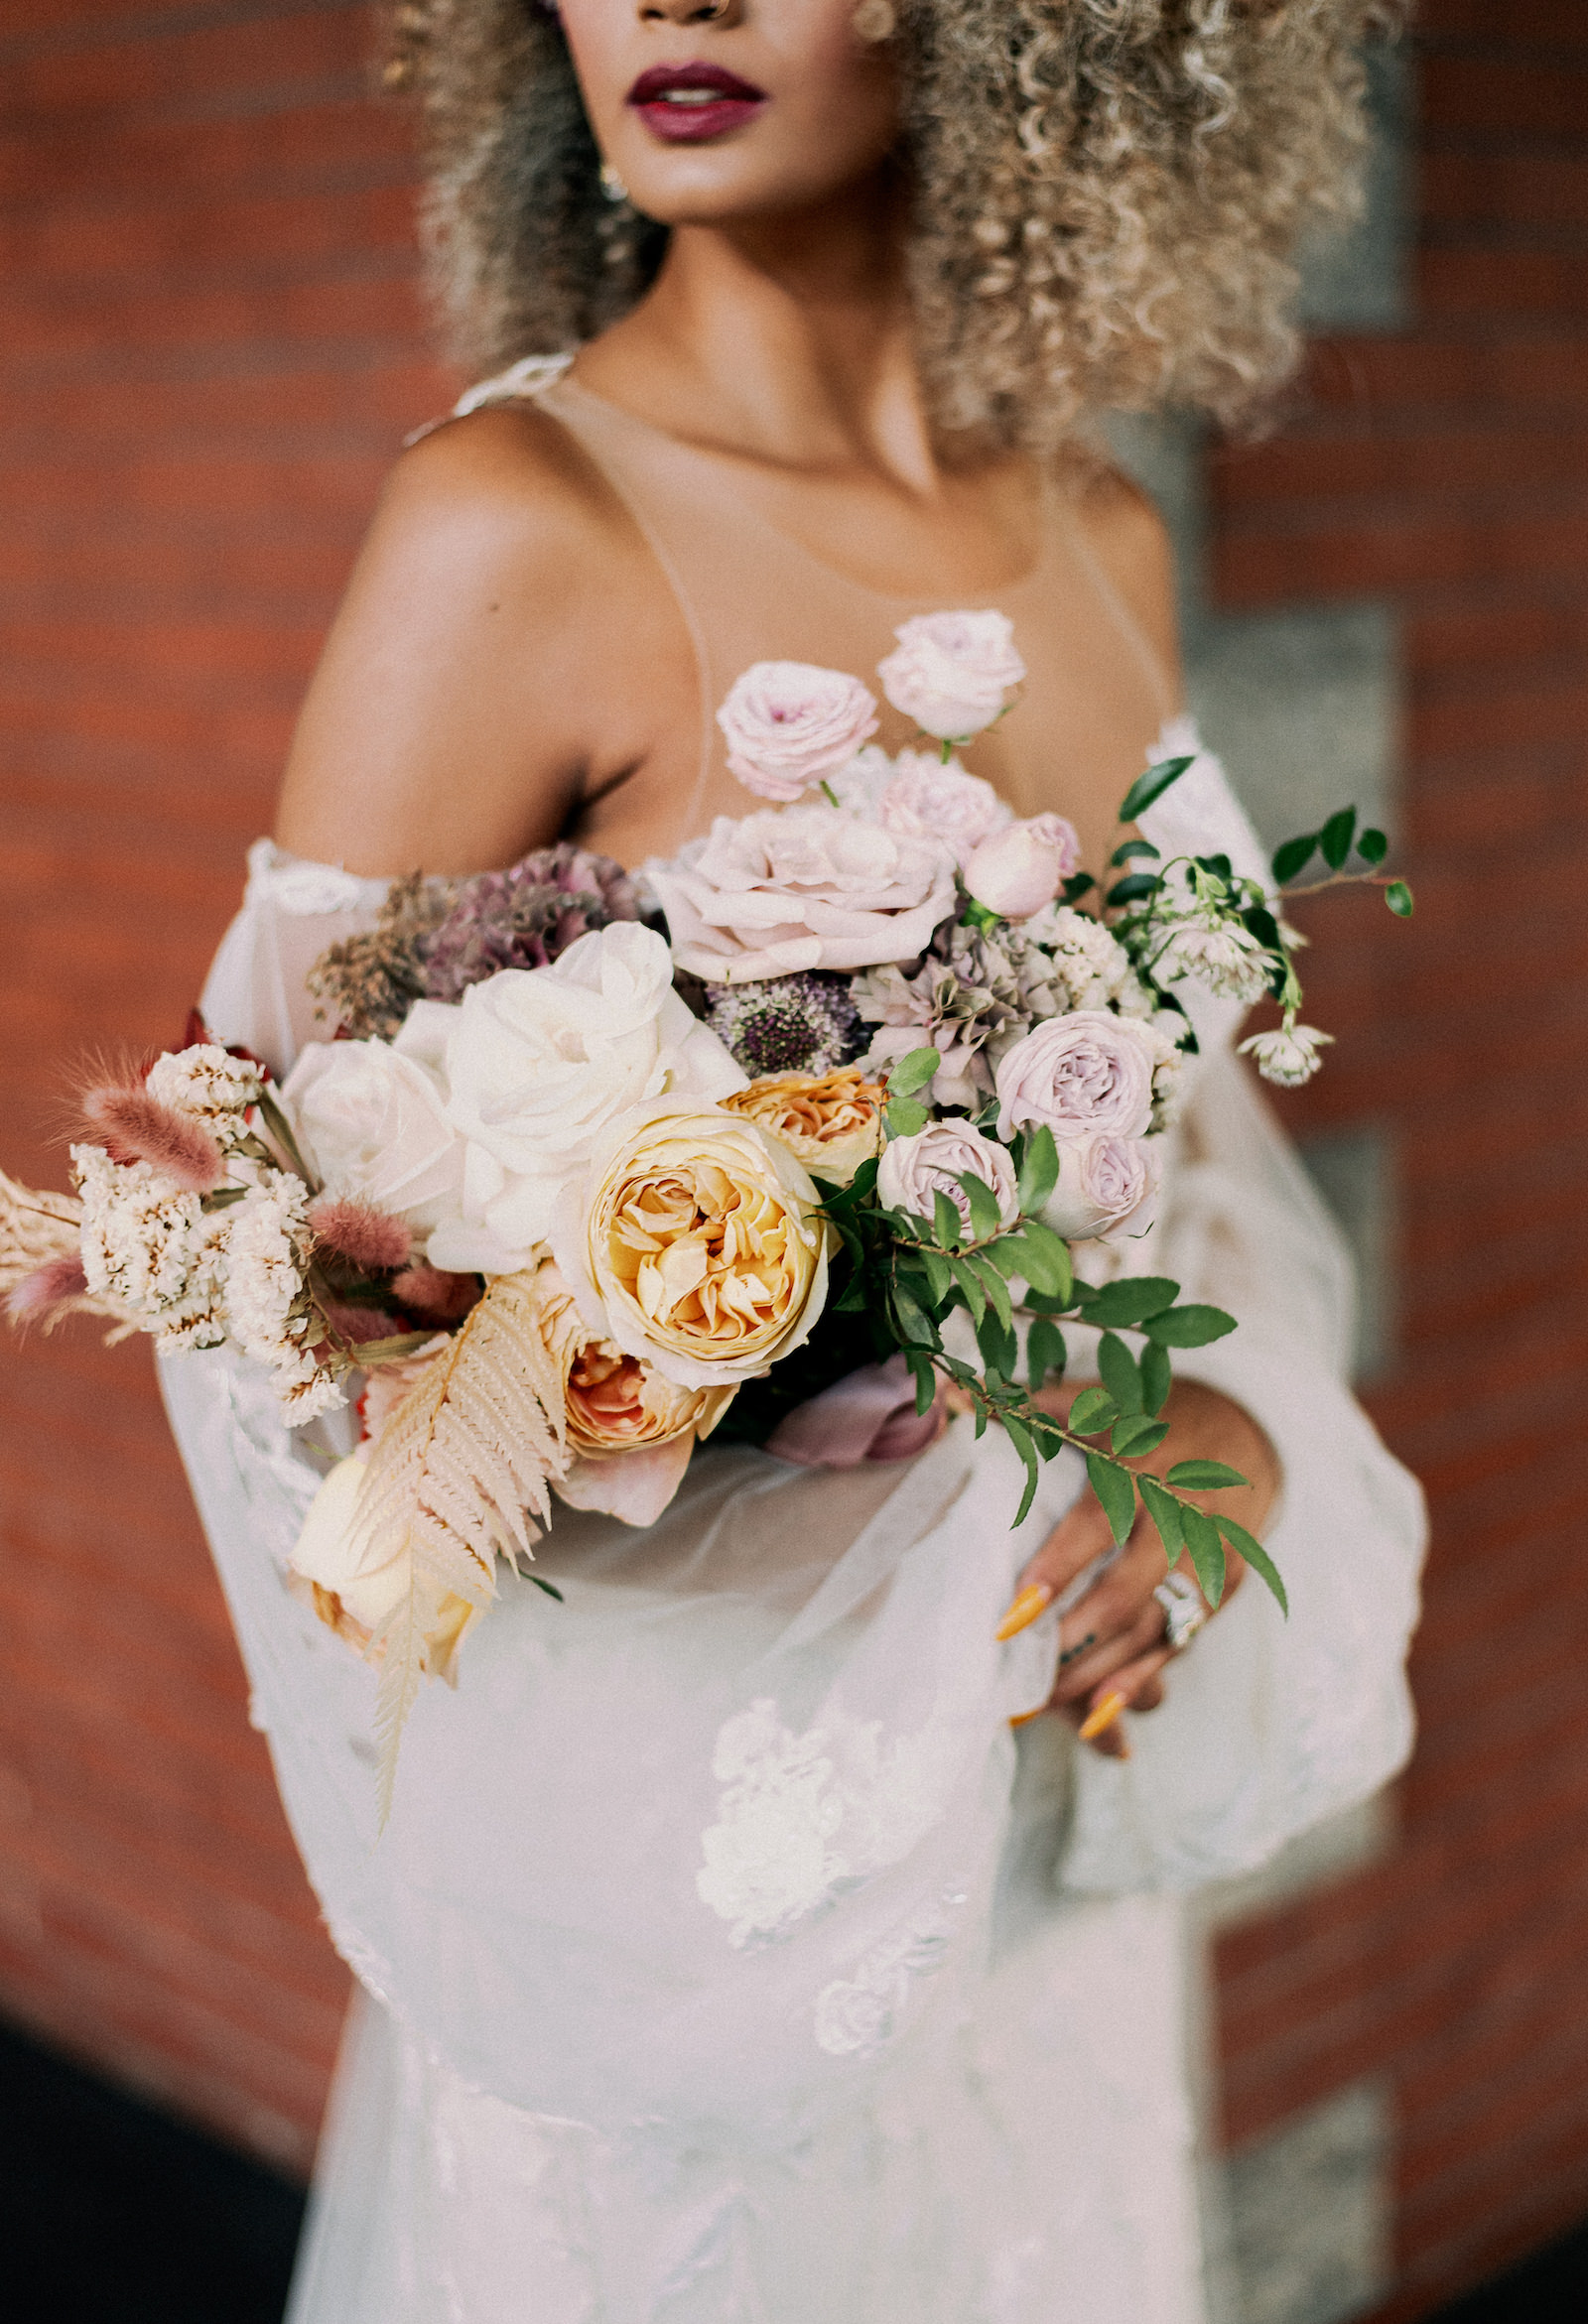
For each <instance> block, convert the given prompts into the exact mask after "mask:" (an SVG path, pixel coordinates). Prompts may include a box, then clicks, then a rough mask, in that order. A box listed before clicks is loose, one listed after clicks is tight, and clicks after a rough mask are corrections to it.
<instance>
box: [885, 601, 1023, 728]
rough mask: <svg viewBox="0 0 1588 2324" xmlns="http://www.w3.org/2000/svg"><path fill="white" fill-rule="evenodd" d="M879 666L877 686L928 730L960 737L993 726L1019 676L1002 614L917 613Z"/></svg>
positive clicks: (1009, 625) (1007, 623)
mask: <svg viewBox="0 0 1588 2324" xmlns="http://www.w3.org/2000/svg"><path fill="white" fill-rule="evenodd" d="M893 635H894V636H895V637H896V638H897V639H898V641H899V642H898V650H897V651H896V652H895V653H891V654H889V655H888V657H887V659H886V661H885V662H880V663H878V665H877V672H876V674H877V676H878V678H880V680H881V681H882V692H883V693H884V694H885V695H886V696H887V699H888V701H889V702H890V703H891V704H892V705H893V708H894V709H895V710H902V711H903V712H904V715H905V716H906V717H907V718H913V719H914V720H915V722H916V724H917V725H918V726H919V727H921V728H922V730H923V731H924V732H925V733H927V734H936V735H937V736H938V738H939V739H940V740H941V741H944V742H963V741H965V740H966V739H968V737H969V736H971V735H972V734H980V733H981V731H982V728H983V727H984V726H991V725H992V721H993V719H994V718H995V717H996V716H997V715H998V713H999V711H1000V710H1002V709H1003V707H1004V698H1005V697H1006V695H1007V693H1008V690H1009V688H1010V687H1011V686H1018V685H1019V683H1020V680H1021V679H1022V678H1023V677H1024V676H1025V664H1024V663H1023V662H1022V661H1021V659H1020V657H1019V655H1018V654H1017V653H1016V652H1015V650H1014V627H1013V624H1012V623H1011V622H1010V621H1008V620H1007V619H1006V618H1005V616H1004V615H1003V614H1001V613H992V612H987V613H917V614H916V615H915V616H914V617H913V619H911V620H909V621H906V622H903V623H902V624H901V625H900V626H899V628H897V629H896V630H895V631H894V632H893Z"/></svg>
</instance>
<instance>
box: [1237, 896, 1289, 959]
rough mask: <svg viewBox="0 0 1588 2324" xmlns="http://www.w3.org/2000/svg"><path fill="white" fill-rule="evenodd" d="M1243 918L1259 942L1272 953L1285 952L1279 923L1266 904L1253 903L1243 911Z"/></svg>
mask: <svg viewBox="0 0 1588 2324" xmlns="http://www.w3.org/2000/svg"><path fill="white" fill-rule="evenodd" d="M1241 918H1242V921H1243V922H1244V924H1245V925H1246V927H1247V928H1248V930H1249V931H1250V932H1251V934H1252V935H1253V936H1255V937H1256V938H1257V942H1258V944H1260V945H1263V946H1265V947H1266V949H1267V950H1268V951H1269V952H1270V953H1282V952H1283V950H1284V947H1283V945H1282V944H1281V943H1280V942H1279V923H1278V921H1277V920H1275V918H1274V916H1273V914H1272V913H1271V912H1270V911H1268V909H1267V908H1266V906H1265V905H1262V904H1254V905H1252V906H1251V907H1250V909H1249V910H1247V911H1245V912H1243V913H1242V915H1241Z"/></svg>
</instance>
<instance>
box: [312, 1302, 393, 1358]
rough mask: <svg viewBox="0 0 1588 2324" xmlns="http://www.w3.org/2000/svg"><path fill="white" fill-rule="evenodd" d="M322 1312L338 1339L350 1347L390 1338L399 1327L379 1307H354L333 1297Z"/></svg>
mask: <svg viewBox="0 0 1588 2324" xmlns="http://www.w3.org/2000/svg"><path fill="white" fill-rule="evenodd" d="M322 1312H323V1313H324V1315H325V1318H326V1321H327V1323H328V1324H330V1325H331V1330H332V1331H333V1332H335V1334H336V1335H337V1337H338V1339H341V1340H344V1341H345V1342H346V1343H347V1345H348V1346H349V1347H350V1348H359V1347H362V1346H363V1345H364V1344H365V1342H366V1341H370V1340H389V1339H390V1338H391V1336H392V1334H393V1333H394V1332H395V1331H396V1330H397V1329H398V1326H397V1325H396V1324H395V1323H394V1322H393V1321H392V1318H391V1317H390V1316H389V1315H385V1314H383V1313H382V1312H381V1310H380V1309H379V1308H378V1307H353V1306H352V1305H351V1304H350V1303H348V1302H347V1301H345V1300H340V1299H331V1300H327V1301H326V1303H325V1306H324V1309H323V1311H322Z"/></svg>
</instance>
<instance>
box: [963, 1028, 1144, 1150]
mask: <svg viewBox="0 0 1588 2324" xmlns="http://www.w3.org/2000/svg"><path fill="white" fill-rule="evenodd" d="M1156 1056H1157V1046H1156V1038H1155V1036H1154V1035H1153V1034H1151V1033H1150V1032H1148V1031H1146V1030H1145V1029H1144V1028H1143V1027H1141V1026H1139V1025H1137V1024H1136V1022H1135V1020H1134V1019H1133V1018H1131V1017H1117V1016H1114V1015H1113V1014H1112V1013H1111V1012H1110V1011H1109V1010H1108V1009H1074V1010H1072V1011H1071V1013H1070V1014H1069V1015H1068V1016H1064V1017H1049V1018H1048V1020H1047V1022H1046V1023H1045V1024H1041V1025H1038V1026H1037V1027H1036V1029H1035V1030H1034V1031H1033V1032H1030V1033H1027V1034H1025V1035H1024V1036H1023V1038H1022V1039H1020V1040H1018V1041H1016V1042H1015V1043H1014V1045H1013V1047H1012V1048H1010V1049H1007V1050H1005V1051H1004V1053H1003V1056H1002V1057H1001V1059H1000V1060H999V1061H998V1069H997V1073H996V1076H995V1077H994V1088H995V1089H996V1092H997V1099H998V1136H999V1137H1000V1138H1007V1137H1009V1136H1010V1135H1011V1134H1012V1133H1013V1131H1015V1130H1016V1129H1018V1128H1020V1127H1021V1126H1022V1125H1023V1124H1024V1123H1026V1122H1039V1123H1042V1124H1044V1125H1045V1126H1046V1127H1047V1128H1048V1129H1050V1130H1051V1131H1052V1132H1053V1135H1054V1137H1055V1138H1056V1139H1057V1140H1058V1141H1059V1143H1060V1144H1061V1145H1063V1144H1065V1143H1066V1142H1067V1141H1068V1140H1071V1139H1074V1138H1091V1137H1115V1138H1139V1137H1141V1136H1143V1135H1144V1134H1145V1131H1146V1128H1147V1125H1148V1123H1149V1122H1150V1121H1151V1119H1152V1069H1153V1066H1154V1063H1155V1062H1156Z"/></svg>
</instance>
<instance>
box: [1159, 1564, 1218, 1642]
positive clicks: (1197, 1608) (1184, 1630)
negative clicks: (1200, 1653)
mask: <svg viewBox="0 0 1588 2324" xmlns="http://www.w3.org/2000/svg"><path fill="white" fill-rule="evenodd" d="M1152 1595H1153V1597H1154V1598H1155V1599H1156V1600H1157V1602H1158V1604H1159V1605H1160V1606H1161V1607H1162V1609H1163V1635H1164V1638H1165V1640H1166V1642H1167V1644H1168V1648H1169V1652H1170V1653H1171V1654H1183V1653H1184V1652H1185V1649H1186V1648H1187V1646H1189V1645H1190V1643H1191V1641H1192V1639H1193V1638H1194V1637H1195V1636H1196V1634H1197V1632H1198V1630H1200V1629H1201V1627H1202V1625H1203V1623H1204V1622H1205V1621H1206V1620H1207V1618H1208V1610H1207V1607H1206V1606H1205V1605H1204V1603H1203V1599H1202V1593H1201V1591H1200V1590H1199V1589H1198V1588H1197V1586H1196V1584H1195V1582H1193V1581H1192V1579H1191V1577H1190V1575H1189V1574H1168V1575H1166V1576H1165V1577H1164V1579H1163V1580H1162V1581H1161V1582H1160V1583H1159V1584H1158V1586H1157V1588H1156V1589H1155V1590H1154V1591H1153V1593H1152Z"/></svg>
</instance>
